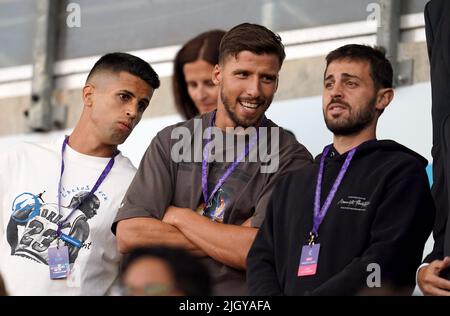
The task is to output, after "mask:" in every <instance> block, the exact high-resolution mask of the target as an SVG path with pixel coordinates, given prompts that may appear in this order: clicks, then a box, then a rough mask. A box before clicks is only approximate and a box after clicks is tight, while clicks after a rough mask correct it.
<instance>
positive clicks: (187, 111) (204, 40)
mask: <svg viewBox="0 0 450 316" xmlns="http://www.w3.org/2000/svg"><path fill="white" fill-rule="evenodd" d="M224 35H225V31H222V30H212V31H208V32H204V33H201V34H199V35H197V36H196V37H194V38H192V39H190V40H189V41H188V42H187V43H186V44H184V45H183V47H182V48H181V49H180V50H179V51H178V53H177V55H176V56H175V60H174V71H173V77H172V88H173V96H174V98H175V106H176V108H177V110H178V112H180V113H181V115H183V116H184V118H185V119H188V120H189V119H191V118H193V117H195V116H196V115H198V114H199V111H198V110H197V108H196V106H195V104H194V101H192V99H191V97H190V96H189V93H188V89H187V84H186V78H185V76H184V71H183V67H184V65H185V64H187V63H192V62H195V61H197V60H204V61H206V62H208V63H210V64H211V65H213V66H215V65H216V64H217V63H218V62H219V45H220V41H221V40H222V37H223V36H224ZM211 77H212V73H211Z"/></svg>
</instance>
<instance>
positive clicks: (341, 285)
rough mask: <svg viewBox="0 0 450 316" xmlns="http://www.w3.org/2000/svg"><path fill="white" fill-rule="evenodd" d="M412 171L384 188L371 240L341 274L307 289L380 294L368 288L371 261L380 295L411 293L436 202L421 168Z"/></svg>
mask: <svg viewBox="0 0 450 316" xmlns="http://www.w3.org/2000/svg"><path fill="white" fill-rule="evenodd" d="M415 169H416V170H415V171H412V172H407V173H406V175H405V174H401V175H400V180H397V181H396V182H393V183H391V184H390V185H389V186H388V187H387V188H386V192H385V195H384V196H385V197H384V201H383V202H382V203H381V205H380V206H379V207H378V208H377V212H376V215H375V218H374V222H373V226H372V229H371V231H370V232H368V233H370V236H371V238H370V245H369V247H368V248H367V249H366V250H365V251H364V252H363V253H362V254H361V256H360V257H356V258H354V259H353V260H352V262H351V263H350V264H348V265H347V266H346V267H345V268H344V270H342V271H341V272H340V273H338V274H336V275H335V276H333V277H332V278H331V279H329V280H328V281H327V282H325V283H323V284H322V285H321V286H319V287H318V288H316V289H315V290H314V291H311V292H310V294H311V295H357V294H370V292H371V291H373V290H377V291H379V290H380V288H369V287H368V285H367V284H368V283H367V280H368V277H369V276H370V274H371V272H372V270H369V271H368V267H369V264H371V263H375V264H378V265H379V267H380V272H381V273H380V281H381V283H380V286H381V291H384V292H385V293H386V294H388V293H392V292H390V291H395V292H394V293H395V294H399V293H401V294H407V295H410V294H411V293H412V291H413V289H414V286H415V274H416V269H417V267H418V266H419V264H420V262H421V259H422V253H423V248H424V245H425V242H426V240H427V238H428V237H429V234H430V233H431V228H432V225H433V220H434V204H433V200H432V197H431V193H430V189H429V185H428V180H427V179H426V174H425V170H423V168H422V170H420V169H418V170H417V168H415ZM408 175H409V176H408ZM319 261H320V260H319ZM319 264H320V262H319ZM362 290H364V292H363V293H361V291H362ZM365 291H368V292H365ZM399 291H401V292H399ZM384 292H383V293H384Z"/></svg>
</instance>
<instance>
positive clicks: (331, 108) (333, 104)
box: [328, 103, 347, 111]
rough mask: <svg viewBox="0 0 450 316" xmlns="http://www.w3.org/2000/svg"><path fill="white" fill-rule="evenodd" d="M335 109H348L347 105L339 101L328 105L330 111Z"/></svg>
mask: <svg viewBox="0 0 450 316" xmlns="http://www.w3.org/2000/svg"><path fill="white" fill-rule="evenodd" d="M334 109H341V110H346V109H347V106H345V105H342V104H339V103H332V104H330V105H329V106H328V111H333V110H334Z"/></svg>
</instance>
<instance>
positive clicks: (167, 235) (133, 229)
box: [116, 217, 205, 256]
mask: <svg viewBox="0 0 450 316" xmlns="http://www.w3.org/2000/svg"><path fill="white" fill-rule="evenodd" d="M116 236H117V243H118V247H119V251H120V252H121V253H127V252H130V251H131V250H133V249H135V248H138V247H148V246H156V245H165V246H172V247H181V248H184V249H186V250H188V251H190V252H192V253H193V254H196V255H198V256H204V255H205V254H204V253H203V252H202V251H201V250H200V249H199V248H198V247H197V246H196V245H195V244H193V243H192V242H191V241H190V240H189V239H187V238H186V237H185V236H184V235H183V234H182V233H181V232H180V230H178V228H176V227H174V226H172V225H170V224H167V223H163V222H162V221H160V220H157V219H154V218H146V217H136V218H130V219H126V220H122V221H120V222H119V223H118V224H117V232H116Z"/></svg>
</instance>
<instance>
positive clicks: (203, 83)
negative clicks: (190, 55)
mask: <svg viewBox="0 0 450 316" xmlns="http://www.w3.org/2000/svg"><path fill="white" fill-rule="evenodd" d="M213 69H214V65H211V64H210V63H208V62H207V61H204V60H201V59H199V60H197V61H194V62H192V63H187V64H184V66H183V73H184V77H185V79H186V85H187V89H188V93H189V96H190V97H191V99H192V101H193V102H194V104H195V107H196V108H197V110H198V111H199V112H200V114H203V113H206V112H210V111H212V110H215V109H216V107H217V97H218V95H219V87H217V86H215V85H214V83H213V81H212V71H213Z"/></svg>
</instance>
